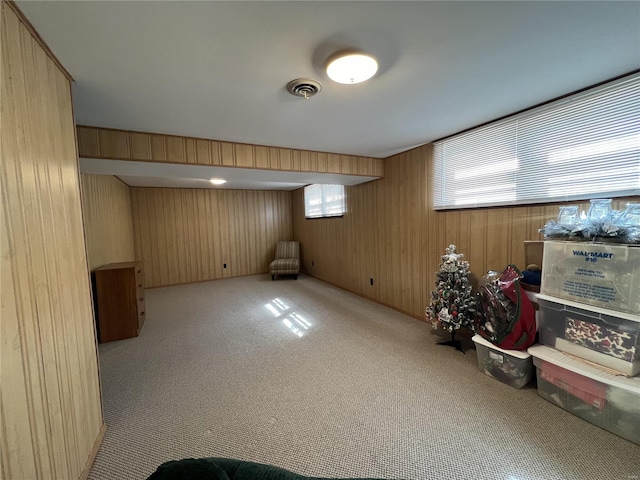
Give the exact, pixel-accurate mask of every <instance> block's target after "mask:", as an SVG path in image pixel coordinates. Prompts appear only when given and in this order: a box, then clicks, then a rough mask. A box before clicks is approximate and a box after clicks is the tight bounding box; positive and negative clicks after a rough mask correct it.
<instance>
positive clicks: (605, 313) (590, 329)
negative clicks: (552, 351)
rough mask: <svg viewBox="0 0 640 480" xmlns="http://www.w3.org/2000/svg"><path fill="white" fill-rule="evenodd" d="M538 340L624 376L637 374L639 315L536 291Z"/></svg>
mask: <svg viewBox="0 0 640 480" xmlns="http://www.w3.org/2000/svg"><path fill="white" fill-rule="evenodd" d="M538 304H539V306H540V311H539V314H538V322H539V324H538V330H539V332H540V343H543V344H544V345H549V346H550V347H554V348H556V349H558V350H561V351H563V352H567V353H570V354H572V355H576V356H578V357H581V358H584V359H585V360H589V361H591V362H595V363H597V364H599V365H603V366H605V367H608V368H612V369H614V370H617V371H619V372H621V373H623V374H625V375H628V376H634V375H637V374H638V373H640V316H639V315H632V314H630V313H622V312H615V311H611V310H606V309H603V308H599V307H591V306H588V305H584V304H581V303H577V302H572V301H570V300H564V299H561V298H555V297H550V296H548V295H544V294H542V293H541V294H538Z"/></svg>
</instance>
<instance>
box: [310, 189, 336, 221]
mask: <svg viewBox="0 0 640 480" xmlns="http://www.w3.org/2000/svg"><path fill="white" fill-rule="evenodd" d="M344 212H345V194H344V185H320V184H315V185H308V186H306V187H304V216H305V217H306V218H325V217H342V216H343V215H344Z"/></svg>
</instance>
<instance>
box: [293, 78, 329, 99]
mask: <svg viewBox="0 0 640 480" xmlns="http://www.w3.org/2000/svg"><path fill="white" fill-rule="evenodd" d="M287 90H288V91H289V93H290V94H291V95H295V96H296V97H304V98H305V99H306V100H309V98H311V97H313V96H314V95H315V94H316V93H320V90H322V84H321V83H320V82H316V81H315V80H311V79H310V78H296V79H295V80H291V81H290V82H289V83H288V84H287Z"/></svg>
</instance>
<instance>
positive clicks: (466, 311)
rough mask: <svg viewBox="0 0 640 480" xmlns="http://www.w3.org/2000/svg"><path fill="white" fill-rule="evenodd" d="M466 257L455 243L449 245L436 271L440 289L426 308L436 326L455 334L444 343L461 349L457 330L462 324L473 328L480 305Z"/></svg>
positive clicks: (429, 319) (429, 318)
mask: <svg viewBox="0 0 640 480" xmlns="http://www.w3.org/2000/svg"><path fill="white" fill-rule="evenodd" d="M463 257H464V255H462V254H461V253H456V246H455V245H449V248H447V250H446V254H445V255H443V256H442V263H440V266H439V270H438V272H437V273H436V277H437V280H436V282H435V285H436V289H435V290H433V291H432V292H431V303H430V305H429V306H428V307H427V309H426V311H425V314H426V318H427V321H429V322H431V323H432V325H433V328H438V327H440V328H442V329H443V330H446V331H447V332H449V333H450V334H451V340H449V341H447V342H442V343H440V345H451V346H453V347H455V348H457V349H458V350H460V351H461V352H462V348H460V342H459V341H458V340H455V335H456V332H457V331H458V329H460V328H461V327H467V328H469V329H471V330H472V331H473V329H474V319H475V317H476V315H477V313H478V308H479V305H478V302H477V300H476V297H475V296H474V295H473V293H472V287H471V283H470V282H469V275H470V273H471V272H469V262H467V261H466V260H463V259H462V258H463Z"/></svg>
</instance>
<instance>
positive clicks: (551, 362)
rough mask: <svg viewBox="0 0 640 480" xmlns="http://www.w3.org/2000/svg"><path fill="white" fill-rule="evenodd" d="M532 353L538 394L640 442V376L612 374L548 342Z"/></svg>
mask: <svg viewBox="0 0 640 480" xmlns="http://www.w3.org/2000/svg"><path fill="white" fill-rule="evenodd" d="M528 352H529V353H530V354H531V356H532V357H533V364H534V365H535V367H536V377H537V380H538V395H540V396H541V397H542V398H544V399H545V400H548V401H549V402H551V403H554V404H555V405H557V406H559V407H561V408H563V409H564V410H566V411H568V412H570V413H572V414H574V415H576V416H578V417H580V418H582V419H584V420H586V421H588V422H590V423H592V424H594V425H597V426H598V427H600V428H603V429H605V430H608V431H609V432H611V433H614V434H616V435H619V436H620V437H622V438H626V439H627V440H630V441H632V442H634V443H637V444H639V445H640V378H638V377H635V378H627V377H619V376H615V375H610V374H609V373H607V372H606V371H604V370H602V369H599V368H598V367H597V366H591V365H587V364H585V363H583V362H581V361H579V360H576V359H574V358H572V357H571V356H570V355H567V354H565V353H562V352H559V351H557V350H554V349H553V348H550V347H547V346H544V345H534V346H532V347H530V348H529V350H528Z"/></svg>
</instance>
